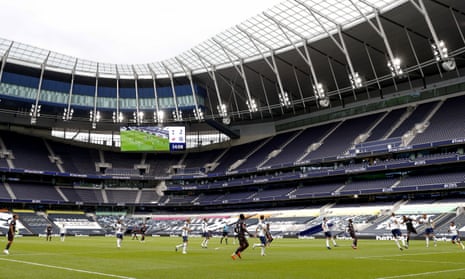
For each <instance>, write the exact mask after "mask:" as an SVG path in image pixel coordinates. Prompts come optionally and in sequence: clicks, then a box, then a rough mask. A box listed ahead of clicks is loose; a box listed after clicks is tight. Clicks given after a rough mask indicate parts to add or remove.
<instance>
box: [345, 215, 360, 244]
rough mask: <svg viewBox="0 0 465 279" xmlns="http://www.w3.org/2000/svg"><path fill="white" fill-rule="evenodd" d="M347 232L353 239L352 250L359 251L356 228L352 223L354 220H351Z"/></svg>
mask: <svg viewBox="0 0 465 279" xmlns="http://www.w3.org/2000/svg"><path fill="white" fill-rule="evenodd" d="M347 231H348V233H349V235H350V237H352V248H353V249H357V241H358V238H357V235H356V234H355V228H354V223H353V222H352V219H349V224H347Z"/></svg>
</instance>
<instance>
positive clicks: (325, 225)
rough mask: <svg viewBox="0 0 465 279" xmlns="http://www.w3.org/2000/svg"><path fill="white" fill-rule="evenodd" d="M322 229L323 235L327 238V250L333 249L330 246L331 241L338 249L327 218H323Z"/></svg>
mask: <svg viewBox="0 0 465 279" xmlns="http://www.w3.org/2000/svg"><path fill="white" fill-rule="evenodd" d="M321 229H322V230H323V233H324V235H325V238H326V248H328V250H331V247H330V246H329V241H330V240H331V241H332V242H333V245H334V247H337V244H336V240H335V239H334V237H333V235H332V233H331V228H330V226H329V223H328V219H326V217H323V223H321Z"/></svg>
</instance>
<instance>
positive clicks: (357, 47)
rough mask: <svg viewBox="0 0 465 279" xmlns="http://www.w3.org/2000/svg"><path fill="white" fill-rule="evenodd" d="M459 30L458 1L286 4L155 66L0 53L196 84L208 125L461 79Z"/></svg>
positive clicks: (9, 50)
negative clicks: (229, 118) (200, 90)
mask: <svg viewBox="0 0 465 279" xmlns="http://www.w3.org/2000/svg"><path fill="white" fill-rule="evenodd" d="M463 26H465V1H455V0H428V1H425V0H409V1H407V0H400V1H399V0H396V1H393V0H346V1H338V0H286V1H283V2H281V3H280V4H278V5H275V6H274V7H272V8H270V9H267V10H265V11H264V12H263V13H261V14H259V15H257V16H255V17H252V18H250V19H248V20H246V21H244V22H241V23H238V24H237V25H236V26H234V27H231V28H229V29H227V30H225V31H223V32H221V33H220V34H218V35H216V36H214V37H212V38H210V39H208V40H206V41H204V42H203V43H201V44H199V45H196V46H193V47H192V48H191V49H190V50H188V51H186V52H184V53H181V54H179V55H177V56H175V57H173V58H170V59H166V60H163V61H157V62H150V63H147V64H134V65H122V64H106V63H97V62H95V61H88V60H84V59H79V58H75V57H71V56H67V55H64V54H60V53H55V52H52V51H49V50H45V49H40V48H36V47H32V46H29V45H26V44H23V43H20V42H12V41H9V40H0V55H2V56H1V57H3V58H4V57H6V61H7V62H8V63H12V64H20V65H26V66H31V67H35V68H41V67H42V66H43V67H44V69H45V70H50V71H58V72H64V73H71V72H73V73H74V74H77V75H82V76H89V77H91V78H93V77H99V78H116V79H147V80H150V79H153V80H156V81H157V84H161V85H168V86H169V85H170V84H186V83H188V82H189V81H191V80H194V82H196V83H197V84H201V85H203V86H204V87H205V88H206V90H207V93H208V94H207V100H206V104H205V106H206V107H208V108H209V110H210V111H206V112H205V114H206V115H205V117H206V118H214V119H215V118H217V117H223V115H222V112H221V110H222V106H225V111H226V113H227V115H228V116H232V118H233V120H248V119H251V118H253V119H270V118H271V119H280V118H283V117H288V116H292V115H298V114H302V113H309V112H314V111H318V110H320V109H324V108H326V107H328V106H329V107H330V108H341V107H344V106H346V105H347V104H350V103H355V102H360V101H363V100H369V99H383V98H385V97H386V96H388V95H389V94H392V93H399V92H402V91H405V92H412V90H413V91H416V90H418V89H421V88H423V89H424V88H427V87H428V86H429V85H431V84H434V83H436V82H439V81H443V80H448V79H452V78H460V77H461V75H462V70H463V69H462V67H463V66H464V61H465V60H464V59H463V53H464V52H465V39H464V35H463V34H464V32H463V30H462V29H463ZM433 45H434V46H436V49H433V48H432V46H433ZM437 50H439V51H437ZM3 58H2V60H3V61H4V59H3ZM315 89H317V90H315Z"/></svg>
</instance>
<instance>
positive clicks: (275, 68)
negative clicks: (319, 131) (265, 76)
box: [236, 25, 291, 107]
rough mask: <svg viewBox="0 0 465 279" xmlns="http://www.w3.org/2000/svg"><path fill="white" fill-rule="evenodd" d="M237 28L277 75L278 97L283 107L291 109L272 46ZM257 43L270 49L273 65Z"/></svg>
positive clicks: (237, 26)
mask: <svg viewBox="0 0 465 279" xmlns="http://www.w3.org/2000/svg"><path fill="white" fill-rule="evenodd" d="M236 28H237V29H239V30H240V31H241V32H242V33H244V34H245V35H246V36H247V37H248V38H249V40H250V41H251V42H252V44H253V45H254V47H255V49H257V51H258V52H259V53H260V55H261V56H262V58H263V60H264V61H265V62H266V64H267V65H268V67H270V69H271V70H272V71H273V73H274V74H275V76H276V80H277V82H278V88H279V93H278V97H279V99H280V103H281V106H285V107H289V106H290V105H291V102H290V99H289V93H288V92H285V91H284V88H283V83H282V80H281V76H280V75H279V70H278V66H277V65H276V59H275V57H274V50H273V48H272V47H271V46H269V45H268V44H266V43H264V42H263V41H262V40H260V39H258V38H257V37H255V36H254V35H252V34H250V33H249V32H247V30H245V29H244V28H242V27H240V26H239V25H236ZM256 42H258V43H260V44H261V45H263V46H265V47H266V48H268V50H269V51H270V57H271V63H270V61H268V57H267V56H266V55H265V54H264V53H263V51H262V50H261V49H260V48H259V47H258V46H257V44H256Z"/></svg>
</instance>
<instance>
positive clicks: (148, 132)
mask: <svg viewBox="0 0 465 279" xmlns="http://www.w3.org/2000/svg"><path fill="white" fill-rule="evenodd" d="M120 141H121V151H125V152H131V151H133V152H137V151H178V150H185V148H186V141H185V127H181V126H176V127H158V126H147V127H121V128H120Z"/></svg>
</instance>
